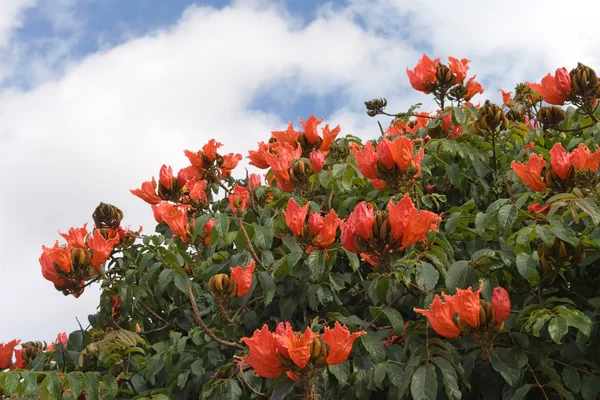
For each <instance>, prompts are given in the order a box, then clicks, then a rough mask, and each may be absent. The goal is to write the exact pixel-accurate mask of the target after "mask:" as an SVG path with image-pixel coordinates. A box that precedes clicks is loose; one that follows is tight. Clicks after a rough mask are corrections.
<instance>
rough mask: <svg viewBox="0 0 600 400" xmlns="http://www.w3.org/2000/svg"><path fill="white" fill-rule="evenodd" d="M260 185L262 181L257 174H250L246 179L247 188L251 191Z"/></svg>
mask: <svg viewBox="0 0 600 400" xmlns="http://www.w3.org/2000/svg"><path fill="white" fill-rule="evenodd" d="M261 185H262V179H261V178H260V175H259V174H250V176H249V177H248V186H249V187H251V188H252V189H254V188H257V187H259V186H261Z"/></svg>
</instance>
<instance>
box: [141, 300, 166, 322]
mask: <svg viewBox="0 0 600 400" xmlns="http://www.w3.org/2000/svg"><path fill="white" fill-rule="evenodd" d="M138 303H139V304H141V305H142V307H144V308H145V309H146V311H148V312H149V313H150V314H152V316H154V317H156V318H157V319H158V320H159V321H162V322H164V324H165V325H167V326H171V323H170V322H169V321H167V320H166V319H164V318H163V317H161V316H160V315H158V314H157V313H155V312H154V311H153V310H152V309H151V308H150V307H148V306H147V305H146V304H144V302H143V301H141V300H138Z"/></svg>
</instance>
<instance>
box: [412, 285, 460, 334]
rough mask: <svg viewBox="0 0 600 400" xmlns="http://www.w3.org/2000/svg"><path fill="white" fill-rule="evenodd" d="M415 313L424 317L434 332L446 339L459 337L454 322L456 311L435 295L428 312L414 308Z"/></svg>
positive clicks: (458, 331) (450, 304) (448, 303)
mask: <svg viewBox="0 0 600 400" xmlns="http://www.w3.org/2000/svg"><path fill="white" fill-rule="evenodd" d="M415 312H417V313H419V314H422V315H424V316H426V317H427V318H428V319H429V323H430V324H431V327H432V328H433V330H434V331H436V332H437V333H438V335H441V336H443V337H445V338H448V339H454V338H455V337H457V336H458V335H460V333H461V330H460V328H459V327H458V325H456V323H455V322H454V320H453V318H454V314H456V310H455V308H454V305H453V303H452V302H449V301H446V302H445V303H444V302H443V301H442V300H441V299H440V296H438V295H436V296H435V297H434V299H433V301H432V302H431V305H430V306H429V309H428V310H423V309H419V308H415Z"/></svg>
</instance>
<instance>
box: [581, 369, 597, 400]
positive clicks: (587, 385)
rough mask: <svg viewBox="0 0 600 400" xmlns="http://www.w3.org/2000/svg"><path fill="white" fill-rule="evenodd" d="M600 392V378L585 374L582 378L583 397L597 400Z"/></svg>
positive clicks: (586, 399) (587, 399)
mask: <svg viewBox="0 0 600 400" xmlns="http://www.w3.org/2000/svg"><path fill="white" fill-rule="evenodd" d="M598 392H600V379H598V378H597V377H596V376H594V375H592V374H584V375H583V378H582V379H581V397H583V398H584V400H597V399H598Z"/></svg>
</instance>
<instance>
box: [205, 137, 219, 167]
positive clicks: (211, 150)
mask: <svg viewBox="0 0 600 400" xmlns="http://www.w3.org/2000/svg"><path fill="white" fill-rule="evenodd" d="M221 146H223V143H219V142H217V141H216V140H215V139H210V140H209V141H208V143H206V144H205V145H204V146H202V152H203V153H204V155H205V156H206V158H207V159H208V161H209V162H213V161H215V160H216V159H217V149H218V148H219V147H221Z"/></svg>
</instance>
